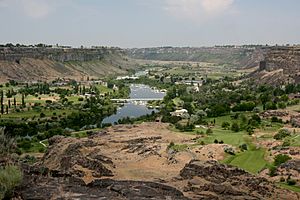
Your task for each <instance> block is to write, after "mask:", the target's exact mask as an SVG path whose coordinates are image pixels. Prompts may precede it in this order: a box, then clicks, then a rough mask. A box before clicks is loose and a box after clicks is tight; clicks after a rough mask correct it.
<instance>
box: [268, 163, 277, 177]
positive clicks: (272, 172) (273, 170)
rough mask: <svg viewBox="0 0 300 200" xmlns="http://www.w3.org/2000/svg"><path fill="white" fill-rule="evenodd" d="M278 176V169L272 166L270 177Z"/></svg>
mask: <svg viewBox="0 0 300 200" xmlns="http://www.w3.org/2000/svg"><path fill="white" fill-rule="evenodd" d="M276 174H277V168H276V167H275V166H273V165H272V166H270V167H269V176H271V177H273V176H276Z"/></svg>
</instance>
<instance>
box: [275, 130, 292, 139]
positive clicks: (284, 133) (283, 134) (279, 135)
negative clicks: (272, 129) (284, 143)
mask: <svg viewBox="0 0 300 200" xmlns="http://www.w3.org/2000/svg"><path fill="white" fill-rule="evenodd" d="M288 136H291V132H290V131H289V130H288V129H280V130H279V131H278V133H277V134H276V135H274V139H276V140H282V139H283V138H286V137H288Z"/></svg>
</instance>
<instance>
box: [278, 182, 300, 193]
mask: <svg viewBox="0 0 300 200" xmlns="http://www.w3.org/2000/svg"><path fill="white" fill-rule="evenodd" d="M277 185H278V186H279V187H282V188H284V189H288V190H291V191H294V192H300V187H299V186H295V185H288V184H287V183H278V184H277Z"/></svg>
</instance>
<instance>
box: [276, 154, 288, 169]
mask: <svg viewBox="0 0 300 200" xmlns="http://www.w3.org/2000/svg"><path fill="white" fill-rule="evenodd" d="M291 159H292V158H291V157H290V156H288V155H286V154H278V155H277V156H275V158H274V165H275V166H279V165H281V164H283V163H285V162H287V161H288V160H291Z"/></svg>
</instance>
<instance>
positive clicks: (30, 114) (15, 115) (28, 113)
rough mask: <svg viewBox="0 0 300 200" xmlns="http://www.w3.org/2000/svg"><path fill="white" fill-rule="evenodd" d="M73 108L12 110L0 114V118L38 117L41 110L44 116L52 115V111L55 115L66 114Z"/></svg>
mask: <svg viewBox="0 0 300 200" xmlns="http://www.w3.org/2000/svg"><path fill="white" fill-rule="evenodd" d="M73 111H74V110H68V109H56V110H42V111H36V110H29V111H26V110H25V111H21V112H13V113H9V114H7V115H6V114H5V115H2V116H1V118H15V119H16V118H31V117H34V116H36V117H39V116H40V114H41V113H42V112H43V113H44V114H45V115H46V117H51V116H54V115H53V113H56V116H59V115H68V114H71V113H72V112H73Z"/></svg>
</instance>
